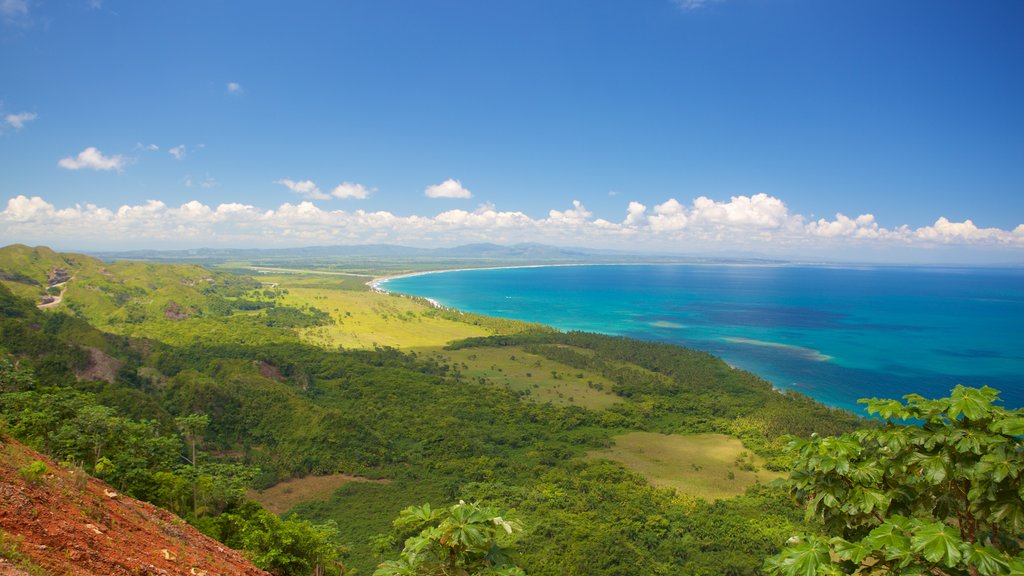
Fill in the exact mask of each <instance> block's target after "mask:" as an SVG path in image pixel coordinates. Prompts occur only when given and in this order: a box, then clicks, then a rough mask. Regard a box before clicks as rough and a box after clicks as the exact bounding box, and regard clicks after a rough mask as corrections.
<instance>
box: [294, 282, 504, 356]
mask: <svg viewBox="0 0 1024 576" xmlns="http://www.w3.org/2000/svg"><path fill="white" fill-rule="evenodd" d="M281 286H282V287H283V288H285V289H287V290H288V294H287V295H286V296H285V297H284V302H285V303H286V304H288V305H289V306H297V307H302V306H307V305H308V306H311V307H315V308H319V309H320V310H323V311H324V312H327V313H328V314H330V315H331V320H332V323H330V324H328V325H326V326H317V327H314V328H307V329H303V330H301V331H300V332H299V336H300V337H301V338H302V339H303V340H305V341H307V342H310V343H312V344H316V345H318V346H321V347H324V348H337V347H338V346H341V347H343V348H359V349H367V350H368V349H373V348H375V347H378V346H390V347H393V348H402V349H410V348H430V347H440V346H444V345H445V344H447V343H449V342H451V341H452V340H459V339H462V338H472V337H476V336H489V335H490V334H491V331H490V330H487V329H485V328H482V327H479V326H472V325H470V324H465V323H462V322H457V321H454V320H449V319H446V318H441V317H437V316H436V315H434V314H432V313H431V312H432V309H431V308H430V306H428V305H426V304H424V303H422V302H420V301H418V300H413V299H410V298H403V297H401V296H392V295H388V294H380V293H377V292H370V291H355V290H340V289H334V290H332V289H328V288H326V287H323V286H316V287H308V288H307V287H303V286H302V285H301V284H299V283H298V282H296V281H295V280H291V279H288V278H284V279H282V282H281Z"/></svg>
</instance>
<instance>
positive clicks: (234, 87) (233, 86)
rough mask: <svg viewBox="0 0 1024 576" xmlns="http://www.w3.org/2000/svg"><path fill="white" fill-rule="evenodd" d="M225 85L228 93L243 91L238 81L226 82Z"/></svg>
mask: <svg viewBox="0 0 1024 576" xmlns="http://www.w3.org/2000/svg"><path fill="white" fill-rule="evenodd" d="M225 86H226V87H227V89H228V94H241V93H243V92H245V90H244V89H243V88H242V85H241V84H239V83H238V82H228V83H227V84H226V85H225Z"/></svg>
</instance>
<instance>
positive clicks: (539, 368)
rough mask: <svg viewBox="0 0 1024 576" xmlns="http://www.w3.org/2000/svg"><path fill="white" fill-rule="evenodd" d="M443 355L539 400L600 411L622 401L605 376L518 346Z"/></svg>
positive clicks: (476, 375) (475, 375) (472, 373)
mask: <svg viewBox="0 0 1024 576" xmlns="http://www.w3.org/2000/svg"><path fill="white" fill-rule="evenodd" d="M442 354H443V356H445V357H446V358H447V359H448V361H449V362H450V363H451V364H453V365H454V366H456V367H458V368H460V370H461V372H462V374H463V375H464V376H468V377H469V378H471V379H480V378H482V379H485V380H487V381H489V382H490V383H491V384H495V385H499V386H505V387H507V388H508V389H509V390H513V391H517V392H519V391H525V392H528V393H529V396H528V397H529V398H530V399H531V400H534V401H536V402H551V403H553V404H559V405H564V406H573V405H574V406H582V407H584V408H589V409H591V410H601V409H604V408H608V407H609V406H611V405H612V404H615V403H616V402H618V401H619V397H618V396H616V395H614V394H612V393H611V388H612V382H611V381H610V380H608V379H607V378H605V377H604V376H601V375H600V374H596V373H593V372H588V371H586V370H577V369H575V368H572V367H570V366H566V365H565V364H561V363H559V362H553V361H551V360H548V359H547V358H544V357H542V356H538V355H536V354H530V353H527V352H524V351H523V349H522V348H521V347H519V346H514V347H508V348H466V349H463V350H454V351H444V352H442Z"/></svg>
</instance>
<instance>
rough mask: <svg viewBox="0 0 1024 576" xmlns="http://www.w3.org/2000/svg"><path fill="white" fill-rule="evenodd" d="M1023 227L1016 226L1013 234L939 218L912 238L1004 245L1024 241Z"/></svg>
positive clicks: (969, 222)
mask: <svg viewBox="0 0 1024 576" xmlns="http://www.w3.org/2000/svg"><path fill="white" fill-rule="evenodd" d="M1021 232H1024V225H1021V226H1017V228H1015V229H1014V230H1013V232H1007V231H1005V230H1001V229H999V228H978V226H976V225H975V224H974V222H972V221H970V220H964V221H963V222H950V221H949V220H948V219H947V218H945V217H943V218H939V219H938V220H936V221H935V224H932V225H931V226H925V227H923V228H918V229H917V230H915V231H914V238H917V239H919V240H927V241H931V242H939V243H943V244H948V243H986V244H988V243H1005V242H1012V241H1014V240H1018V241H1019V240H1022V239H1024V234H1022V233H1021Z"/></svg>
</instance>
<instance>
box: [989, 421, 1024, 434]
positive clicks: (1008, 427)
mask: <svg viewBox="0 0 1024 576" xmlns="http://www.w3.org/2000/svg"><path fill="white" fill-rule="evenodd" d="M988 429H989V430H990V431H992V432H996V433H998V434H1006V435H1007V436H1024V416H1010V417H1006V418H1000V419H999V420H996V421H995V422H993V423H992V424H990V425H989V427H988Z"/></svg>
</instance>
